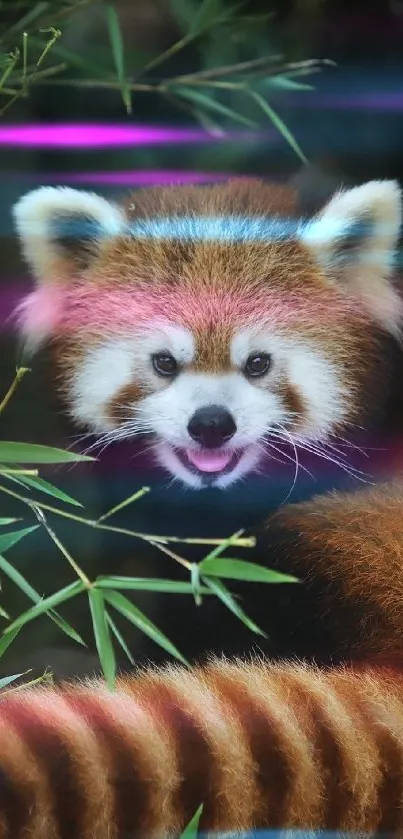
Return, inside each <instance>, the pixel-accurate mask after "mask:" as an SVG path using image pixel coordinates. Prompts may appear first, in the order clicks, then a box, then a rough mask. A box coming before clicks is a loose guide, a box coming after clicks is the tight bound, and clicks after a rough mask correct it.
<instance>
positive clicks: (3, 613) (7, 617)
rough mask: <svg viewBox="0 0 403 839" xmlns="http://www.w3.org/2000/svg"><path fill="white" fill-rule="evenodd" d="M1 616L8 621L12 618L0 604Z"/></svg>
mask: <svg viewBox="0 0 403 839" xmlns="http://www.w3.org/2000/svg"><path fill="white" fill-rule="evenodd" d="M0 617H1V618H5V619H6V620H8V621H9V620H10V615H9V614H8V613H7V612H6V610H5V609H3V607H2V606H0Z"/></svg>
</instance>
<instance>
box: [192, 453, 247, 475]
mask: <svg viewBox="0 0 403 839" xmlns="http://www.w3.org/2000/svg"><path fill="white" fill-rule="evenodd" d="M176 454H177V456H178V457H179V460H180V461H181V462H182V463H183V465H184V466H186V468H187V469H189V470H190V471H191V472H195V473H196V474H199V475H200V474H203V475H218V474H220V475H224V474H227V473H228V472H232V470H233V469H235V466H236V465H237V463H239V461H240V459H241V457H242V455H243V451H242V450H241V451H225V450H220V449H218V450H217V449H179V450H178V449H177V450H176Z"/></svg>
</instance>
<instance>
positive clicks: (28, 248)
mask: <svg viewBox="0 0 403 839" xmlns="http://www.w3.org/2000/svg"><path fill="white" fill-rule="evenodd" d="M13 216H14V224H15V227H16V230H17V233H18V235H19V237H20V241H21V248H22V252H23V255H24V257H25V260H26V262H27V263H28V265H29V267H30V269H31V271H32V272H33V274H34V276H35V278H36V280H37V282H38V283H44V282H46V283H51V282H54V281H57V280H69V279H72V278H73V277H74V276H75V275H76V274H77V272H78V271H82V270H83V269H85V268H86V267H87V265H88V264H89V263H90V261H91V259H92V258H93V256H94V254H95V253H96V251H97V248H98V247H99V246H100V244H101V242H102V241H103V240H104V239H105V238H108V237H112V236H117V235H119V234H120V233H123V232H124V230H125V226H126V218H125V216H124V213H123V211H122V210H121V209H120V208H119V207H118V206H117V205H116V204H113V203H112V202H110V201H107V200H106V199H105V198H101V196H98V195H95V194H94V193H92V192H81V191H80V190H76V189H70V188H69V187H41V188H39V189H35V190H33V191H32V192H28V193H27V194H26V195H24V196H23V197H22V198H20V200H19V201H18V202H17V203H16V204H15V205H14V207H13Z"/></svg>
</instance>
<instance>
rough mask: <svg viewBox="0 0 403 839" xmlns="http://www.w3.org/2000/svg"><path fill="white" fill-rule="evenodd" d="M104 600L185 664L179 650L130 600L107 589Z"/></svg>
mask: <svg viewBox="0 0 403 839" xmlns="http://www.w3.org/2000/svg"><path fill="white" fill-rule="evenodd" d="M105 600H107V601H108V603H110V605H111V606H113V607H114V609H116V611H117V612H120V614H121V615H123V617H125V618H126V619H127V620H128V621H130V622H131V623H133V624H134V625H135V626H137V628H138V629H140V630H141V631H142V632H143V633H144V635H147V636H148V637H149V638H151V639H152V640H153V641H155V643H156V644H158V645H159V646H160V647H162V648H163V649H164V650H166V651H167V652H168V653H170V654H171V655H173V656H174V657H175V658H177V659H179V661H181V662H182V663H183V664H187V661H186V659H185V658H184V657H183V655H182V654H181V653H180V652H179V650H178V649H177V648H176V647H175V646H174V644H172V643H171V641H170V640H169V638H167V637H166V635H164V633H163V632H161V630H160V629H158V627H157V626H155V624H153V623H152V621H150V620H149V618H147V617H146V615H144V614H143V612H141V611H140V609H138V608H137V606H134V604H133V603H131V602H130V600H128V599H127V597H125V596H124V595H123V594H120V593H119V592H118V591H109V592H107V593H105Z"/></svg>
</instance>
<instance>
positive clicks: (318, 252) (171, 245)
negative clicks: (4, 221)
mask: <svg viewBox="0 0 403 839" xmlns="http://www.w3.org/2000/svg"><path fill="white" fill-rule="evenodd" d="M14 218H15V223H16V227H17V231H18V233H19V236H20V238H21V243H22V250H23V253H24V256H25V258H26V260H27V262H28V264H29V266H30V268H31V270H32V271H33V274H34V275H35V278H36V282H37V285H36V289H35V290H34V291H33V292H32V293H31V294H30V295H29V296H28V297H27V298H26V300H25V301H24V304H23V306H22V308H21V324H22V329H23V332H24V334H25V337H26V339H27V341H28V344H30V345H31V347H32V348H35V346H36V345H37V344H38V343H41V342H42V341H50V342H51V343H52V346H53V347H54V351H55V357H56V360H57V364H58V369H59V373H60V379H61V382H62V385H63V389H64V392H65V394H66V398H67V401H68V404H69V407H70V411H71V414H72V416H73V417H74V418H75V419H76V420H77V421H78V422H79V423H82V424H85V425H86V426H88V427H89V428H90V429H92V430H93V431H95V432H96V433H108V434H109V435H110V438H112V439H113V438H116V439H122V438H123V437H131V436H132V435H135V434H137V433H139V432H140V433H145V434H149V435H151V436H152V440H153V449H154V451H155V452H156V454H157V457H158V459H159V461H160V463H162V464H163V465H164V466H165V467H166V468H167V469H168V471H169V472H171V474H173V475H174V476H176V477H178V478H180V479H182V480H183V481H184V482H185V483H186V484H188V485H190V486H193V487H202V486H204V485H205V484H206V483H213V484H214V485H216V486H219V487H225V486H227V485H229V484H230V483H232V482H233V481H235V480H236V479H237V478H239V477H240V476H242V475H245V474H246V473H248V472H249V471H251V470H252V469H253V468H255V467H256V465H257V464H258V462H259V461H260V459H261V456H262V452H263V451H264V446H265V444H266V441H267V440H268V439H269V440H270V439H272V440H273V441H275V440H276V439H279V438H280V436H283V437H284V435H286V436H287V437H288V439H289V440H290V441H291V442H292V443H293V444H296V445H298V443H299V442H301V441H303V442H304V443H305V444H307V445H308V444H309V441H315V440H318V439H319V440H322V441H323V440H326V439H327V438H328V437H330V436H331V435H333V434H335V433H338V432H340V429H341V430H343V429H345V428H347V427H350V426H351V425H353V424H355V423H358V422H359V421H360V419H362V415H363V412H364V409H366V408H367V403H368V400H369V399H370V398H371V396H372V398H373V397H374V394H373V392H371V391H372V388H373V386H374V377H375V380H376V376H377V375H378V377H379V376H381V375H382V373H381V361H380V350H379V336H381V335H382V334H384V335H385V334H388V333H389V334H390V333H391V334H393V335H395V336H396V335H398V334H399V332H400V326H401V318H402V308H401V303H400V299H399V297H398V295H397V292H396V291H395V289H394V287H393V283H392V280H391V277H392V271H393V262H394V255H395V249H396V243H397V239H398V235H399V228H400V220H401V196H400V190H399V187H398V185H397V184H396V183H395V182H392V181H374V182H370V183H367V184H365V185H364V186H361V187H357V188H353V189H349V190H347V191H341V192H339V193H336V194H335V195H334V196H333V198H332V199H331V200H330V201H329V203H328V204H327V205H326V206H325V207H324V208H323V209H322V211H321V212H320V213H319V214H318V215H317V216H316V217H314V218H312V219H308V220H301V219H298V218H297V217H296V214H295V207H294V196H293V194H292V192H291V191H289V190H287V189H286V188H285V187H279V186H273V185H269V184H264V183H261V182H259V181H254V180H250V181H243V180H241V181H237V180H235V181H232V182H229V183H227V184H226V185H215V186H205V187H191V188H189V187H180V186H178V187H171V188H169V189H162V188H161V189H154V190H149V191H147V190H146V191H142V192H136V193H135V194H134V195H132V196H130V198H129V199H128V201H127V202H126V203H122V204H114V203H111V202H109V201H107V200H106V199H105V198H101V197H99V196H97V195H94V194H92V193H87V192H80V191H76V190H73V189H69V188H58V189H55V188H51V187H43V188H41V189H37V190H35V191H33V192H30V193H28V194H27V195H25V196H24V197H23V198H22V199H21V200H20V201H19V202H18V203H17V205H16V206H15V207H14Z"/></svg>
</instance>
